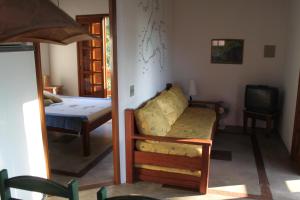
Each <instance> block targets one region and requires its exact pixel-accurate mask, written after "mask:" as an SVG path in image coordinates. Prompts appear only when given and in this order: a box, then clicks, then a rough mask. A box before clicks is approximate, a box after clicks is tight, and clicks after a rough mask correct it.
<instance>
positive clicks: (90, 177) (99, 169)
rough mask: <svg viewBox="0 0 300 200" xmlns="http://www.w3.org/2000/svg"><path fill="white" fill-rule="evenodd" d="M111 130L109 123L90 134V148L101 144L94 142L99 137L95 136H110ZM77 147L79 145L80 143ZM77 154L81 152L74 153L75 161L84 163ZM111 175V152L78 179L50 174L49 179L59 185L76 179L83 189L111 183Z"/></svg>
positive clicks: (112, 176) (112, 177)
mask: <svg viewBox="0 0 300 200" xmlns="http://www.w3.org/2000/svg"><path fill="white" fill-rule="evenodd" d="M111 128H112V126H111V122H110V121H109V122H107V123H106V124H104V125H102V126H100V127H99V128H97V129H95V130H94V131H93V132H92V133H91V146H92V148H97V145H101V144H102V143H101V142H100V143H99V142H97V141H95V140H97V139H99V137H97V134H98V135H99V134H104V135H107V134H111ZM96 133H97V134H96ZM110 137H111V136H110ZM104 139H105V138H104ZM78 145H80V143H79V144H78ZM66 147H68V146H66ZM77 154H78V155H79V156H80V154H81V152H80V151H79V152H75V156H73V157H74V158H75V159H80V160H83V161H84V158H83V159H82V158H81V157H79V158H78V157H77ZM58 159H63V157H62V158H58ZM80 160H79V161H80ZM79 161H78V162H79ZM73 163H74V162H73ZM70 164H72V163H70ZM65 167H68V165H66V166H65ZM113 173H114V172H113V153H112V152H111V153H109V154H108V155H106V156H105V157H104V158H103V159H102V160H101V161H99V162H98V163H97V164H96V165H95V166H94V167H93V168H92V169H90V170H89V171H88V172H87V173H86V174H85V175H83V176H82V177H80V178H76V177H72V176H66V175H61V174H55V173H52V177H51V179H52V180H54V181H57V182H59V183H61V184H66V183H68V182H69V181H70V180H71V179H76V180H78V181H79V184H80V187H81V188H85V187H86V186H90V185H98V184H99V183H102V184H105V185H107V184H111V183H113V180H114V174H113Z"/></svg>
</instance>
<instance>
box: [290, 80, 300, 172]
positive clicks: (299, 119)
mask: <svg viewBox="0 0 300 200" xmlns="http://www.w3.org/2000/svg"><path fill="white" fill-rule="evenodd" d="M291 156H292V159H293V160H294V161H295V164H296V165H297V167H298V169H299V172H300V75H299V83H298V94H297V104H296V111H295V121H294V133H293V143H292V154H291Z"/></svg>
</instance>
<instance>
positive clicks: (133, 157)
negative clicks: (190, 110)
mask: <svg viewBox="0 0 300 200" xmlns="http://www.w3.org/2000/svg"><path fill="white" fill-rule="evenodd" d="M203 104H205V105H207V104H210V105H213V106H214V108H215V110H216V113H217V119H216V121H215V123H214V127H213V133H212V138H213V135H214V134H215V132H216V129H217V127H218V121H219V116H218V109H219V106H218V103H216V102H208V101H207V102H204V101H194V102H191V104H190V106H194V105H196V106H197V105H203ZM125 131H126V181H127V183H133V182H134V181H136V180H142V181H150V182H157V183H160V184H165V185H174V186H179V187H184V188H191V189H196V190H198V191H199V192H200V193H201V194H206V192H207V187H208V177H209V166H210V153H211V146H212V139H187V138H173V137H160V136H148V135H141V134H139V133H138V130H137V128H136V124H135V119H134V110H133V109H127V110H125ZM138 140H152V141H160V142H171V143H178V144H193V145H202V156H201V157H193V158H190V157H187V156H177V155H168V154H161V153H151V152H143V151H138V150H137V149H136V148H135V146H136V145H135V142H136V141H138ZM137 164H139V165H141V164H146V165H156V166H161V167H170V168H177V169H188V170H200V171H201V177H196V176H191V175H184V174H178V173H170V172H161V171H156V170H148V169H142V168H136V167H135V165H137Z"/></svg>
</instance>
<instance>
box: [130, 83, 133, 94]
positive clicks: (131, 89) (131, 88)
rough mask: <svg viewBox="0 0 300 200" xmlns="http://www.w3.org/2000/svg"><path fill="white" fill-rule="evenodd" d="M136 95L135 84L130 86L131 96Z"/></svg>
mask: <svg viewBox="0 0 300 200" xmlns="http://www.w3.org/2000/svg"><path fill="white" fill-rule="evenodd" d="M133 96H134V85H131V86H130V97H133Z"/></svg>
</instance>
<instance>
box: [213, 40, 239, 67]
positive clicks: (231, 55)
mask: <svg viewBox="0 0 300 200" xmlns="http://www.w3.org/2000/svg"><path fill="white" fill-rule="evenodd" d="M243 51H244V40H239V39H212V40H211V63H216V64H243V53H244V52H243Z"/></svg>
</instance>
